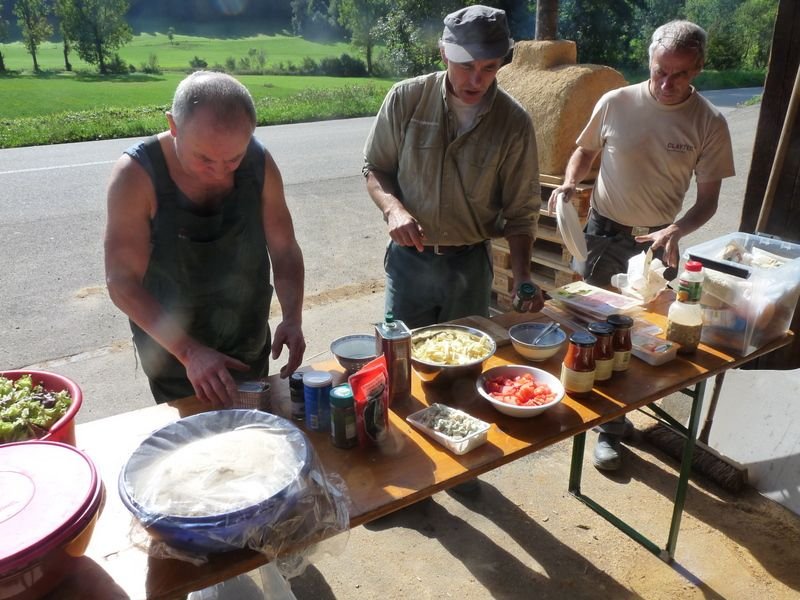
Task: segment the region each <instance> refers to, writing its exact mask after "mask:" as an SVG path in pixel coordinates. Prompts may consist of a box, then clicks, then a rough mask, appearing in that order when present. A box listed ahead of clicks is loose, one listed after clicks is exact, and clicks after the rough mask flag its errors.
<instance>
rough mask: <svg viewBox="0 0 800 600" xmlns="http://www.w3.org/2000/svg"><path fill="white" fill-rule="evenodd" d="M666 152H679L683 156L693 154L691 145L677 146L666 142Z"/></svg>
mask: <svg viewBox="0 0 800 600" xmlns="http://www.w3.org/2000/svg"><path fill="white" fill-rule="evenodd" d="M667 152H680V153H681V154H685V153H687V152H694V146H692V145H691V144H677V143H675V142H667Z"/></svg>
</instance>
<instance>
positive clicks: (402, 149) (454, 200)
mask: <svg viewBox="0 0 800 600" xmlns="http://www.w3.org/2000/svg"><path fill="white" fill-rule="evenodd" d="M446 74H447V73H446V71H441V72H437V73H431V74H429V75H423V76H420V77H416V78H413V79H408V80H406V81H401V82H399V83H397V84H395V85H394V86H393V87H392V89H391V90H390V91H389V93H388V94H387V96H386V98H385V99H384V101H383V105H382V106H381V109H380V112H379V113H378V115H377V117H376V118H375V122H374V123H373V126H372V130H371V131H370V134H369V137H368V138H367V141H366V144H365V146H364V168H363V173H364V175H367V174H368V173H369V172H370V171H380V172H382V173H384V174H386V175H389V176H393V177H394V178H395V181H396V183H397V186H398V189H399V194H400V200H401V201H402V203H403V205H404V206H405V207H406V209H407V210H408V211H409V212H410V213H411V214H412V215H413V216H414V218H416V219H417V221H418V222H419V223H420V225H421V226H422V230H423V232H424V234H425V244H426V245H437V244H438V245H442V246H460V245H464V244H476V243H479V242H482V241H485V240H487V239H490V238H493V237H500V236H505V237H509V236H513V235H519V234H522V235H528V236H530V237H531V239H533V238H534V237H535V235H536V224H537V221H538V218H539V207H540V205H541V192H540V189H539V167H538V165H539V162H538V156H537V151H536V136H535V135H534V130H533V123H532V121H531V118H530V116H529V115H528V113H527V111H526V110H525V109H524V108H523V107H522V106H521V105H520V104H519V103H518V102H517V101H516V100H514V99H513V98H512V97H511V96H510V95H508V94H507V93H506V92H505V91H503V90H501V89H499V88H498V87H497V83H495V84H494V85H493V87H492V88H491V89H490V90H489V92H488V95H489V96H488V99H487V100H488V102H486V108H485V109H484V110H483V112H481V113H480V114H479V115H478V117H477V119H476V121H475V125H474V126H473V127H472V128H471V129H469V130H468V131H466V132H464V133H463V134H461V135H459V136H456V134H455V132H456V131H457V130H458V122H457V119H456V116H455V114H453V113H452V112H451V111H450V110H448V108H447V102H446V93H447V91H446Z"/></svg>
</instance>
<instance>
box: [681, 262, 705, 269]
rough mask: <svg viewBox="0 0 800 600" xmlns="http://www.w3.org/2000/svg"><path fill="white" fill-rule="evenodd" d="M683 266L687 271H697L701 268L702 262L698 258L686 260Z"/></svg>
mask: <svg viewBox="0 0 800 600" xmlns="http://www.w3.org/2000/svg"><path fill="white" fill-rule="evenodd" d="M683 266H684V268H685V269H686V270H687V271H692V272H699V271H702V270H703V263H701V262H700V261H699V260H687V261H686V264H685V265H683Z"/></svg>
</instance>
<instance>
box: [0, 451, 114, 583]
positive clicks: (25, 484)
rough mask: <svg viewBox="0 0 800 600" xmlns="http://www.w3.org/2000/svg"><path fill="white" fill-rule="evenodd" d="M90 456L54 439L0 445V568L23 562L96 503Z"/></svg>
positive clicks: (74, 527) (50, 545) (77, 528)
mask: <svg viewBox="0 0 800 600" xmlns="http://www.w3.org/2000/svg"><path fill="white" fill-rule="evenodd" d="M101 487H102V484H101V482H100V479H99V478H98V476H97V470H96V468H95V466H94V464H93V463H92V461H91V459H90V458H89V457H88V456H86V455H85V454H83V453H82V452H81V451H80V450H78V449H76V448H74V447H72V446H68V445H66V444H61V443H58V442H44V441H28V442H17V443H13V444H5V445H2V446H0V490H3V493H2V496H0V572H12V571H15V570H17V569H19V568H22V567H24V566H25V565H27V564H29V563H30V562H32V561H34V560H36V559H37V558H39V557H41V556H44V555H45V554H47V553H48V552H50V551H51V550H52V549H54V548H56V547H58V546H59V545H61V544H63V543H65V542H68V541H69V540H71V539H72V538H74V537H75V536H76V535H77V534H78V533H80V532H81V531H82V530H83V528H84V527H85V526H86V525H87V524H88V522H89V521H90V520H91V518H92V517H93V516H94V512H95V511H96V510H97V509H98V508H99V505H100V502H101V498H102V494H101V493H100V489H101Z"/></svg>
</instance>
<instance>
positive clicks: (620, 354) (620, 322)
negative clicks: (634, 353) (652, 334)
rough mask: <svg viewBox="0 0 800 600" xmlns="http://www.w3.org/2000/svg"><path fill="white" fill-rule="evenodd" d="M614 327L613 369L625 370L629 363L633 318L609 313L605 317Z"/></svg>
mask: <svg viewBox="0 0 800 600" xmlns="http://www.w3.org/2000/svg"><path fill="white" fill-rule="evenodd" d="M606 321H607V322H608V324H609V325H611V326H613V327H614V341H613V344H614V371H627V370H628V366H629V365H630V364H631V349H632V348H633V344H632V343H631V328H632V327H633V319H632V318H631V317H629V316H627V315H609V316H608V318H607V319H606Z"/></svg>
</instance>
